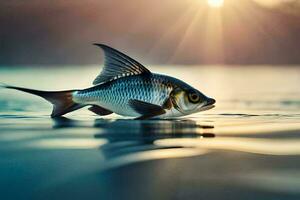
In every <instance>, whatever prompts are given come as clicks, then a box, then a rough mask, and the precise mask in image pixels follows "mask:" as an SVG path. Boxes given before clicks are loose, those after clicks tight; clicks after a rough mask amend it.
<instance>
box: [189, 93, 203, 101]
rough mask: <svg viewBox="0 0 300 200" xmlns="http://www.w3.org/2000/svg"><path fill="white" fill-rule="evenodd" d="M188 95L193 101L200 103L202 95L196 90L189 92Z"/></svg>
mask: <svg viewBox="0 0 300 200" xmlns="http://www.w3.org/2000/svg"><path fill="white" fill-rule="evenodd" d="M188 97H189V101H190V102H191V103H198V102H199V100H200V96H199V95H198V94H197V93H195V92H191V93H189V95H188Z"/></svg>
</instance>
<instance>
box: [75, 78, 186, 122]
mask: <svg viewBox="0 0 300 200" xmlns="http://www.w3.org/2000/svg"><path fill="white" fill-rule="evenodd" d="M178 85H185V83H184V82H182V81H180V80H178V79H175V78H172V77H169V76H165V75H160V74H154V73H153V74H150V75H148V76H143V75H136V76H128V77H123V78H120V79H116V80H114V81H111V82H107V83H104V84H100V85H96V86H94V87H91V88H88V89H85V90H80V91H76V92H74V93H73V99H74V101H75V102H77V103H85V104H86V103H88V104H91V105H98V106H101V107H103V108H107V109H108V110H111V111H113V112H114V113H116V114H119V115H124V116H131V117H138V116H140V113H138V112H136V111H135V110H134V109H133V108H132V107H131V106H130V105H129V104H128V102H129V100H131V99H136V100H139V101H143V102H148V103H151V104H155V105H159V106H163V105H164V103H165V102H166V101H167V100H168V98H169V96H170V93H171V92H172V90H173V88H175V87H178ZM169 111H171V112H169V113H168V114H165V115H163V116H160V117H166V116H168V115H170V114H171V113H173V114H175V113H177V112H175V110H169ZM180 114H181V113H180V112H178V113H177V115H176V116H178V115H180Z"/></svg>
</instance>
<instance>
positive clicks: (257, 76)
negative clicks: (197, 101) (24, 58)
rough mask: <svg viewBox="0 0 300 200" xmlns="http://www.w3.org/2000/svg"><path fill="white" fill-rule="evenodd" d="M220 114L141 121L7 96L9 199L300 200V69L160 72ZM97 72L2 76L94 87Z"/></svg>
mask: <svg viewBox="0 0 300 200" xmlns="http://www.w3.org/2000/svg"><path fill="white" fill-rule="evenodd" d="M151 69H152V70H153V71H156V72H161V73H165V74H169V75H172V76H176V77H178V78H181V79H182V80H185V81H187V82H188V83H190V84H192V85H193V86H195V87H196V88H198V89H200V90H201V91H202V92H203V93H205V94H207V95H208V96H211V97H214V98H215V99H216V100H217V104H216V108H214V109H212V110H209V111H205V112H203V113H197V114H194V115H191V116H188V117H184V118H178V119H173V120H147V121H137V120H130V119H126V118H122V117H120V116H117V115H111V116H107V117H104V118H101V117H98V116H95V115H94V114H93V113H90V112H89V111H87V110H86V109H82V110H80V111H76V112H73V113H71V114H69V115H66V116H65V118H60V119H56V120H53V119H50V118H49V116H48V115H49V113H50V111H51V106H50V105H49V104H48V103H47V102H45V101H44V100H42V99H40V98H39V97H34V96H31V95H28V94H24V93H21V92H18V91H13V90H4V89H1V90H0V105H1V107H0V153H1V156H0V198H1V199H63V198H66V199H69V198H72V199H204V198H205V199H263V200H268V199H299V198H300V190H299V188H300V170H299V169H300V156H299V155H300V90H299V87H300V68H297V67H268V66H256V67H232V68H228V67H222V66H220V67H218V66H216V67H214V66H211V67H204V66H199V67H196V66H195V67H183V66H173V67H171V66H165V67H151ZM99 70H100V69H98V67H95V66H90V67H65V68H57V67H55V68H30V67H25V68H9V67H6V68H5V67H4V68H0V80H1V82H5V83H10V84H14V85H18V86H24V87H31V88H36V89H45V90H56V89H73V88H84V87H88V86H90V83H91V82H92V80H93V78H94V77H96V75H97V73H98V71H99Z"/></svg>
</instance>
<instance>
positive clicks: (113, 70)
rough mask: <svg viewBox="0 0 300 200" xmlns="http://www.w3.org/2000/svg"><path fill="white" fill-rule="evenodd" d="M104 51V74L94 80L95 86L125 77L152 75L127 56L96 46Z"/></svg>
mask: <svg viewBox="0 0 300 200" xmlns="http://www.w3.org/2000/svg"><path fill="white" fill-rule="evenodd" d="M94 45H96V46H98V47H100V48H101V49H103V51H104V56H105V61H104V68H103V70H102V72H101V73H100V74H99V75H98V76H97V78H96V79H95V80H94V82H93V84H94V85H98V84H101V83H104V82H108V81H111V80H115V79H118V78H122V77H125V76H133V75H139V74H150V73H151V72H150V71H149V70H148V69H147V68H146V67H144V66H143V65H142V64H140V63H139V62H137V61H135V60H134V59H132V58H130V57H129V56H126V55H125V54H123V53H121V52H119V51H118V50H116V49H113V48H111V47H109V46H106V45H104V44H94Z"/></svg>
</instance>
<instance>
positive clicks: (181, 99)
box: [172, 87, 216, 115]
mask: <svg viewBox="0 0 300 200" xmlns="http://www.w3.org/2000/svg"><path fill="white" fill-rule="evenodd" d="M172 99H173V101H172V102H173V105H174V107H175V108H176V109H177V110H178V111H179V112H181V113H182V114H184V115H188V114H192V113H196V112H200V111H204V110H209V109H211V108H213V107H214V104H215V102H216V100H215V99H213V98H210V97H207V96H205V95H204V94H203V93H201V92H200V91H199V90H197V89H195V88H192V87H188V88H180V87H178V88H176V89H175V90H174V91H173V94H172Z"/></svg>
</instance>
